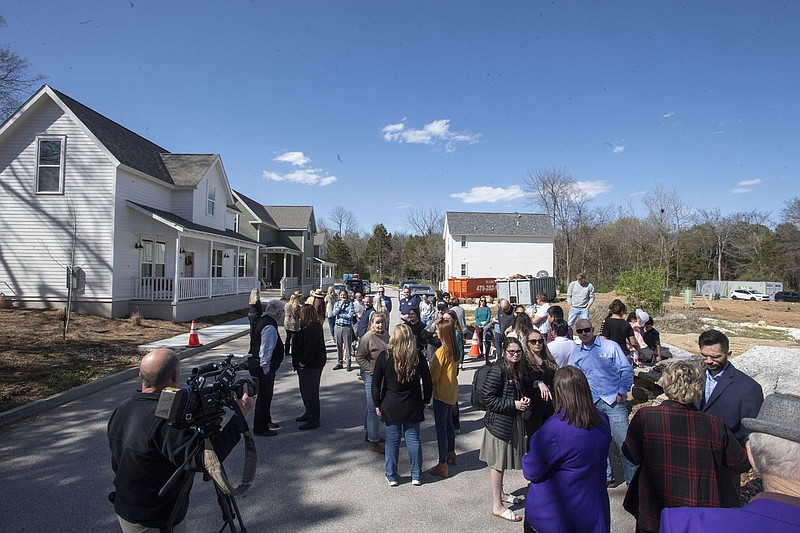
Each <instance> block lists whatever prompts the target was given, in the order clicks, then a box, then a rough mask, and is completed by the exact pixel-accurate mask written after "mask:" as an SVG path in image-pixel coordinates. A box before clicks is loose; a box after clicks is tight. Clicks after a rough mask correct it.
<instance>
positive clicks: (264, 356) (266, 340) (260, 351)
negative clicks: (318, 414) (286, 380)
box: [249, 300, 284, 437]
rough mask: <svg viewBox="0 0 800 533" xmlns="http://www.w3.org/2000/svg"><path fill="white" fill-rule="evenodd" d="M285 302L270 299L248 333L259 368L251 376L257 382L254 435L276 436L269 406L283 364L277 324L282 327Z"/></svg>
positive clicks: (252, 352) (275, 426)
mask: <svg viewBox="0 0 800 533" xmlns="http://www.w3.org/2000/svg"><path fill="white" fill-rule="evenodd" d="M283 310H284V303H283V302H282V301H280V300H270V301H268V302H267V305H266V307H265V308H264V314H263V315H262V316H261V318H259V319H257V320H256V322H255V324H254V325H253V329H252V332H251V333H250V352H249V353H250V355H251V356H252V357H257V358H258V361H259V366H258V367H257V368H256V369H255V370H251V371H250V374H251V375H252V376H253V377H255V378H257V379H258V396H257V397H256V412H255V415H254V416H253V434H254V435H260V436H268V437H272V436H274V435H277V434H278V432H277V431H275V430H276V429H279V428H280V426H279V425H278V424H273V423H272V416H271V415H270V412H269V411H270V406H271V405H272V394H273V392H274V390H275V374H276V373H277V372H278V368H279V367H280V366H281V362H282V361H283V356H284V349H283V341H282V340H281V336H280V335H279V334H278V325H280V324H283Z"/></svg>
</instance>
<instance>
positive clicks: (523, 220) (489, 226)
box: [445, 211, 554, 237]
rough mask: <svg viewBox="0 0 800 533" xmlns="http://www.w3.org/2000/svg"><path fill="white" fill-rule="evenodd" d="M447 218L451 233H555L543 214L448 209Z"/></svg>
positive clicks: (526, 234)
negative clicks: (473, 211) (472, 211)
mask: <svg viewBox="0 0 800 533" xmlns="http://www.w3.org/2000/svg"><path fill="white" fill-rule="evenodd" d="M445 219H446V222H447V227H448V228H449V230H450V234H451V235H513V236H537V237H552V236H553V234H554V231H553V225H552V224H551V223H550V218H549V217H548V216H547V215H543V214H535V213H471V212H466V211H448V212H447V213H446V214H445Z"/></svg>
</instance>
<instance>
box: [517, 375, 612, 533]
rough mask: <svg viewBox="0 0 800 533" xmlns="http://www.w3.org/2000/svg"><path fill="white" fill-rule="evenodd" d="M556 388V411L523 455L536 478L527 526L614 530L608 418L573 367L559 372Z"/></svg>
mask: <svg viewBox="0 0 800 533" xmlns="http://www.w3.org/2000/svg"><path fill="white" fill-rule="evenodd" d="M553 390H554V400H553V404H554V408H555V414H554V415H553V416H551V417H550V418H549V419H548V420H547V421H546V422H545V423H544V424H543V425H542V427H541V428H539V430H538V431H537V432H536V433H534V434H533V438H532V439H531V447H530V450H531V451H530V452H528V453H527V454H525V455H524V456H523V458H522V473H523V475H524V476H525V478H526V479H528V480H529V481H530V482H531V485H530V488H529V489H528V497H527V499H526V502H525V531H526V532H532V531H536V532H538V533H558V532H563V533H568V532H573V531H581V532H587V533H608V532H609V531H610V529H611V511H610V509H609V503H608V492H607V490H606V466H605V462H606V459H605V458H606V457H607V456H608V447H609V445H610V444H611V428H610V426H609V425H608V417H606V415H605V414H603V413H601V412H599V411H598V410H597V408H596V407H595V406H594V403H593V402H592V393H591V391H590V389H589V382H588V381H586V376H584V375H583V373H582V372H581V371H580V370H578V369H577V368H575V367H573V366H566V367H564V368H561V369H559V370H558V371H556V375H555V381H554V384H553Z"/></svg>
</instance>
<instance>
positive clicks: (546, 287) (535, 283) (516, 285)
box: [497, 276, 556, 304]
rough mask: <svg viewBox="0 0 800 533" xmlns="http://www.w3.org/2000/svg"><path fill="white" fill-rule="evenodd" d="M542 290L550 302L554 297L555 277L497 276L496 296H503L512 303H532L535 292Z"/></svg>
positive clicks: (534, 299)
mask: <svg viewBox="0 0 800 533" xmlns="http://www.w3.org/2000/svg"><path fill="white" fill-rule="evenodd" d="M537 292H543V293H544V294H545V299H546V300H547V301H548V302H550V301H553V300H554V299H555V297H556V278H554V277H552V276H548V277H543V278H498V279H497V297H498V298H505V299H507V300H508V301H509V302H511V303H512V304H532V303H534V302H535V301H536V293H537Z"/></svg>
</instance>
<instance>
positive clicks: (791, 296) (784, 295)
mask: <svg viewBox="0 0 800 533" xmlns="http://www.w3.org/2000/svg"><path fill="white" fill-rule="evenodd" d="M773 298H774V299H775V301H776V302H800V292H797V291H778V292H776V293H775V294H774V296H773Z"/></svg>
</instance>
